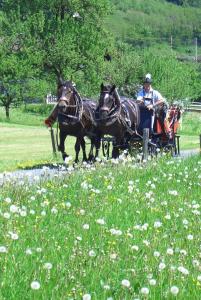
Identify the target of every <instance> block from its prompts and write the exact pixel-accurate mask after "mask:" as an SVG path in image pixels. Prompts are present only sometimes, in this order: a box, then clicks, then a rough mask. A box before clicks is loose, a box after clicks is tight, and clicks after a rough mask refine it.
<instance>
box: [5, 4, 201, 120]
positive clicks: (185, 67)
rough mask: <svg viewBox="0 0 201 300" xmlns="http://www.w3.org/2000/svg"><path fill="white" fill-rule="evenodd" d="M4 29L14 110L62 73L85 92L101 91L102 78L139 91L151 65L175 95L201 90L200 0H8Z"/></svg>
mask: <svg viewBox="0 0 201 300" xmlns="http://www.w3.org/2000/svg"><path fill="white" fill-rule="evenodd" d="M0 33H1V36H0V58H1V64H0V105H1V106H3V107H4V108H5V110H6V114H7V116H8V117H9V109H10V108H11V107H12V106H13V105H14V106H16V105H20V104H21V103H23V102H24V101H26V100H27V99H28V100H30V99H33V98H34V99H35V98H37V99H40V101H41V103H42V102H44V101H45V96H46V95H47V93H49V92H51V93H53V94H55V93H56V88H57V81H58V79H59V78H60V77H62V78H63V79H71V80H73V81H74V82H75V83H76V85H77V89H78V90H79V92H80V93H81V95H84V96H87V97H94V98H96V99H97V98H98V96H99V92H100V84H101V83H102V82H104V81H107V82H108V81H109V82H111V83H114V84H116V85H117V86H118V88H119V91H120V93H121V94H124V95H129V96H132V97H135V93H136V90H137V88H138V87H139V84H141V82H142V77H143V76H144V75H145V74H146V73H148V72H149V73H151V74H152V77H153V83H154V86H155V87H156V88H157V89H159V90H160V91H161V93H162V94H163V95H164V97H166V98H167V100H168V101H169V102H171V101H173V100H182V101H190V100H194V99H199V98H200V97H201V80H200V79H201V67H200V64H199V63H198V62H197V61H196V60H195V57H196V55H198V56H199V53H200V52H199V51H200V47H199V45H200V40H201V1H190V0H184V1H165V0H149V1H143V0H135V1H133V0H124V1H120V0H99V1H91V0H85V1H79V0H71V1H68V0H62V1H59V2H58V1H57V0H46V1H38V0H32V1H31V5H30V1H27V0H6V1H0ZM195 40H196V43H197V44H196V49H195ZM196 51H197V53H196V54H195V52H196ZM182 55H188V56H189V57H190V58H191V59H190V60H185V59H184V60H181V59H180V60H179V59H178V58H179V57H181V56H182Z"/></svg>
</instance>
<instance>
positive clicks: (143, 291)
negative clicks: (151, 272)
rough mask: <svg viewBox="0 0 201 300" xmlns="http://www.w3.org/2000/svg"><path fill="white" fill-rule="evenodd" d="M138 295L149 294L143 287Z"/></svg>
mask: <svg viewBox="0 0 201 300" xmlns="http://www.w3.org/2000/svg"><path fill="white" fill-rule="evenodd" d="M140 293H141V294H142V295H148V294H149V289H148V288H147V287H143V288H141V290H140Z"/></svg>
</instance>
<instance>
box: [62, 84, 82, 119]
mask: <svg viewBox="0 0 201 300" xmlns="http://www.w3.org/2000/svg"><path fill="white" fill-rule="evenodd" d="M61 87H62V88H63V89H65V88H67V86H66V85H65V83H64V84H63V85H61ZM68 88H69V90H70V91H71V94H72V95H71V96H70V98H71V97H73V99H74V101H75V104H69V103H68V100H67V98H66V97H63V93H64V91H62V95H61V96H60V97H59V98H58V107H59V103H61V102H62V101H64V102H65V103H66V110H67V109H68V108H75V112H74V113H73V114H72V113H66V112H59V115H60V116H63V117H64V118H65V120H66V122H65V123H71V124H72V123H77V122H80V120H81V118H82V114H83V101H82V98H81V96H80V95H79V93H78V91H77V90H76V88H75V87H74V86H70V87H68ZM67 120H69V121H68V122H67Z"/></svg>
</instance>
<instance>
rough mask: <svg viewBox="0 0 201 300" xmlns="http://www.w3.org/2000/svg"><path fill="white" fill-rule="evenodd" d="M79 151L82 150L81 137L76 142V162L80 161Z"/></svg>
mask: <svg viewBox="0 0 201 300" xmlns="http://www.w3.org/2000/svg"><path fill="white" fill-rule="evenodd" d="M79 152H80V139H79V138H76V143H75V163H78V161H79Z"/></svg>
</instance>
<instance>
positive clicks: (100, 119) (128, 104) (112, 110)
mask: <svg viewBox="0 0 201 300" xmlns="http://www.w3.org/2000/svg"><path fill="white" fill-rule="evenodd" d="M96 121H97V128H98V130H99V132H100V135H101V136H104V135H110V136H112V137H114V138H115V141H114V144H113V151H112V157H113V158H117V157H118V156H119V150H120V149H122V148H123V149H124V148H126V147H127V141H128V140H129V138H130V137H131V136H132V135H133V134H135V133H136V130H137V127H138V125H139V108H138V105H137V104H136V103H135V102H134V101H133V100H132V99H120V97H119V95H118V92H117V90H116V86H115V85H110V84H109V85H103V84H101V91H100V98H99V105H98V107H97V110H96Z"/></svg>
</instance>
